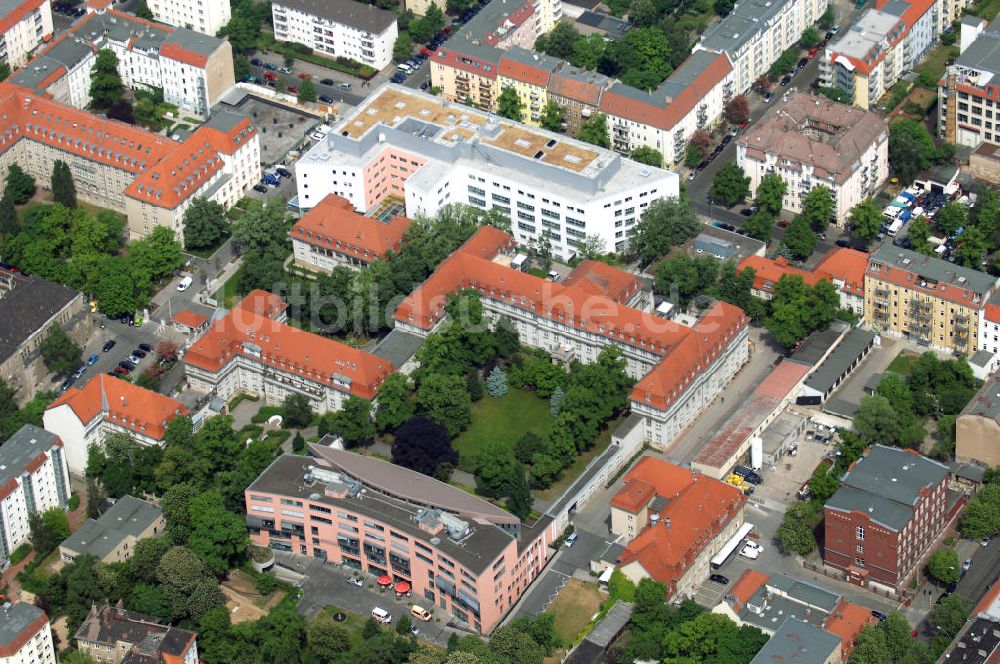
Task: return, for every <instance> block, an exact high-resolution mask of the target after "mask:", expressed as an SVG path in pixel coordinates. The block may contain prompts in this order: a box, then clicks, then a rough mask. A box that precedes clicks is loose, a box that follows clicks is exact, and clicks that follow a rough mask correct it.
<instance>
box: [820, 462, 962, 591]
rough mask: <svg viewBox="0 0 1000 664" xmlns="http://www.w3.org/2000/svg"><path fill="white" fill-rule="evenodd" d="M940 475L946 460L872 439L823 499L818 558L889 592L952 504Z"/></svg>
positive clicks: (915, 561)
mask: <svg viewBox="0 0 1000 664" xmlns="http://www.w3.org/2000/svg"><path fill="white" fill-rule="evenodd" d="M947 479H948V467H947V466H945V465H942V464H940V463H938V462H936V461H931V460H930V459H928V458H926V457H923V456H921V455H920V454H918V453H917V452H914V451H913V450H902V449H898V448H894V447H885V446H882V445H876V446H874V447H873V448H872V450H871V452H870V453H869V454H868V456H866V457H864V458H863V459H861V460H860V461H856V462H855V463H854V464H853V465H852V466H851V468H850V470H848V472H847V474H846V475H844V478H843V480H842V482H841V486H840V488H839V489H838V490H837V493H835V494H834V495H833V497H831V498H830V499H829V500H827V502H826V505H825V506H824V507H823V511H824V517H825V518H824V523H825V532H826V538H825V540H824V541H825V549H824V551H823V562H824V564H826V565H827V566H829V567H832V568H834V569H836V570H839V571H841V572H843V573H844V574H845V575H846V576H847V579H848V580H849V581H851V582H853V583H859V584H862V585H865V586H869V587H875V588H879V587H880V588H884V589H888V590H890V591H892V592H895V591H896V590H897V589H899V588H900V587H902V585H903V584H904V583H905V582H906V581H907V579H908V577H909V575H910V573H911V572H912V571H913V570H914V569H915V568H916V566H917V564H918V563H919V562H920V560H921V559H922V558H923V557H924V556H925V554H927V553H928V552H929V549H930V547H931V544H932V543H933V542H934V540H935V539H936V538H937V536H938V534H939V533H940V532H941V529H942V528H944V526H945V524H946V523H947V521H948V519H949V518H950V516H951V515H952V512H953V510H954V508H955V507H956V505H957V503H956V502H954V500H955V499H954V498H949V496H948V492H947Z"/></svg>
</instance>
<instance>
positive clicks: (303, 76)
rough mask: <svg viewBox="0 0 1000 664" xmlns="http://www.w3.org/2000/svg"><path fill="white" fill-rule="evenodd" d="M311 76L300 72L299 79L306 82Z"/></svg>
mask: <svg viewBox="0 0 1000 664" xmlns="http://www.w3.org/2000/svg"><path fill="white" fill-rule="evenodd" d="M309 76H310V74H309V73H308V72H304V71H300V72H299V78H301V79H302V80H303V81H304V80H306V79H307V78H309Z"/></svg>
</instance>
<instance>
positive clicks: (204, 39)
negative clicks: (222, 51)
mask: <svg viewBox="0 0 1000 664" xmlns="http://www.w3.org/2000/svg"><path fill="white" fill-rule="evenodd" d="M222 42H223V40H222V39H219V38H218V37H213V36H212V35H206V34H203V33H201V32H195V31H194V30H188V29H187V28H177V29H175V30H174V31H173V32H172V33H170V35H169V36H168V37H167V38H166V39H165V40H164V41H163V43H164V44H177V45H178V46H180V47H181V48H183V49H185V50H188V51H191V52H192V53H197V54H198V55H204V56H206V57H207V56H209V55H212V54H213V53H215V51H216V50H218V48H219V46H221V45H222Z"/></svg>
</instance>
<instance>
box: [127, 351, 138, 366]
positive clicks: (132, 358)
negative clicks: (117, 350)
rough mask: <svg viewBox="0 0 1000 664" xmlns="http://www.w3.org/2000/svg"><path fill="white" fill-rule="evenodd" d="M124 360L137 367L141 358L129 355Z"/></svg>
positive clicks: (133, 354)
mask: <svg viewBox="0 0 1000 664" xmlns="http://www.w3.org/2000/svg"><path fill="white" fill-rule="evenodd" d="M125 359H126V360H128V361H129V362H131V363H132V364H134V365H135V366H139V362H141V361H142V358H141V357H139V356H138V355H136V354H135V353H130V354H129V356H128V357H126V358H125Z"/></svg>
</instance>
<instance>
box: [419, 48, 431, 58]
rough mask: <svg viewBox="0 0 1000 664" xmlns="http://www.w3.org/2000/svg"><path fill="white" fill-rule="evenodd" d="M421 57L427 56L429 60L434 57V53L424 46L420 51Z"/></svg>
mask: <svg viewBox="0 0 1000 664" xmlns="http://www.w3.org/2000/svg"><path fill="white" fill-rule="evenodd" d="M420 55H425V56H427V57H428V58H429V57H431V56H432V55H434V51H432V50H431V49H429V48H427V47H426V46H424V47H423V48H421V49H420Z"/></svg>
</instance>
